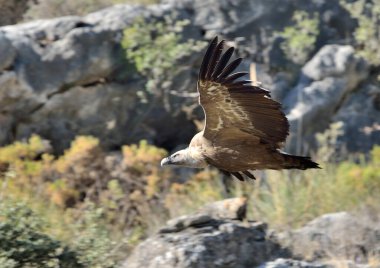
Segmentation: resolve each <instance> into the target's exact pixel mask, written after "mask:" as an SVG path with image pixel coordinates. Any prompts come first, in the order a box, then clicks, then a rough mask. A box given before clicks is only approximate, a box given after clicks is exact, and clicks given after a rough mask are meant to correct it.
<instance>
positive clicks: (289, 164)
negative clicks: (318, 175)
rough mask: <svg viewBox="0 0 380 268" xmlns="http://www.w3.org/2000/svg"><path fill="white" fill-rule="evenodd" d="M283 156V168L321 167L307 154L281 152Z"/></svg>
mask: <svg viewBox="0 0 380 268" xmlns="http://www.w3.org/2000/svg"><path fill="white" fill-rule="evenodd" d="M281 155H282V156H283V158H284V162H283V168H284V169H293V168H294V169H303V170H305V169H309V168H321V167H320V166H319V165H318V163H315V162H314V161H312V160H311V158H310V157H307V156H297V155H290V154H285V153H282V154H281Z"/></svg>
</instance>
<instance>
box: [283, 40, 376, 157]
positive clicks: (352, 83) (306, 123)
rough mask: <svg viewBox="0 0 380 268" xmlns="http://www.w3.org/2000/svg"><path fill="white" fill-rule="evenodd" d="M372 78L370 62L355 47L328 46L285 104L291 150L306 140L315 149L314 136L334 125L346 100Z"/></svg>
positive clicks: (306, 69)
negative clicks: (361, 84)
mask: <svg viewBox="0 0 380 268" xmlns="http://www.w3.org/2000/svg"><path fill="white" fill-rule="evenodd" d="M368 75H369V70H368V65H367V63H366V62H365V60H364V59H362V58H361V57H359V56H358V55H356V53H355V50H354V49H353V47H351V46H341V45H326V46H324V47H323V48H322V49H321V50H320V51H319V52H318V53H317V54H316V55H315V56H314V57H313V58H312V59H311V60H310V61H309V62H308V63H307V64H306V65H305V66H304V67H303V68H302V73H301V77H300V79H299V82H298V84H297V85H296V86H295V87H294V88H293V89H292V90H291V91H290V93H289V94H287V96H286V98H285V100H284V103H283V104H284V106H285V108H286V109H287V117H288V119H289V123H290V128H291V133H290V139H289V144H288V146H289V147H290V149H291V150H293V151H294V150H295V148H297V147H298V146H297V144H298V145H299V143H300V142H301V141H302V140H303V142H307V143H309V144H308V145H309V148H310V147H312V146H310V144H311V145H312V144H313V141H314V134H315V133H316V132H321V131H323V130H324V129H326V128H327V127H328V126H329V125H330V123H332V122H333V120H332V118H333V116H334V115H335V113H336V112H337V111H338V110H339V109H340V107H341V104H342V102H343V100H344V99H345V98H346V97H347V96H348V95H350V94H351V93H352V91H353V90H354V89H355V88H356V87H357V86H358V85H359V83H360V82H362V81H363V80H364V79H366V78H367V77H368ZM362 105H364V104H362ZM363 108H364V107H363Z"/></svg>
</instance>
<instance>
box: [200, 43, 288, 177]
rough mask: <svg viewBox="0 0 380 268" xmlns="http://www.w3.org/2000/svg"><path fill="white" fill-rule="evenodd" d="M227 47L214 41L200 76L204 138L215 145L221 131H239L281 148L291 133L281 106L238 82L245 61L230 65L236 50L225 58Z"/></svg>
mask: <svg viewBox="0 0 380 268" xmlns="http://www.w3.org/2000/svg"><path fill="white" fill-rule="evenodd" d="M223 44H224V41H222V42H220V43H218V39H217V37H215V39H214V40H212V41H211V43H210V45H209V47H208V49H207V51H206V54H205V56H204V58H203V62H202V65H201V68H200V72H199V80H198V91H199V102H200V104H201V106H202V107H203V109H204V111H205V117H206V124H205V128H204V137H205V138H207V139H208V140H210V141H213V138H214V137H215V136H216V135H217V134H218V132H219V131H220V130H221V129H226V128H238V129H240V130H241V131H244V132H246V133H250V134H252V135H254V136H256V137H258V138H260V140H262V141H263V142H265V143H270V144H272V145H273V148H278V147H279V146H280V143H282V142H283V141H285V139H286V136H287V135H288V132H289V124H288V121H287V119H286V117H285V115H284V113H283V112H282V111H281V105H280V104H279V103H278V102H276V101H274V100H272V99H271V98H270V94H269V92H268V91H267V90H265V89H263V88H261V87H258V86H253V85H252V83H251V81H236V79H238V78H240V77H242V76H243V75H244V74H245V73H232V72H233V71H234V70H235V69H236V68H237V67H238V66H239V64H240V63H241V61H242V59H241V58H239V59H236V60H234V61H232V62H231V63H229V64H228V61H229V60H230V57H231V55H232V53H233V48H230V49H228V50H227V51H226V52H225V53H224V54H222V50H223ZM246 175H247V176H248V174H246ZM238 177H240V176H238ZM239 179H240V178H239Z"/></svg>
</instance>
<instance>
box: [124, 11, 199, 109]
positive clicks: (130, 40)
mask: <svg viewBox="0 0 380 268" xmlns="http://www.w3.org/2000/svg"><path fill="white" fill-rule="evenodd" d="M188 23H189V21H187V20H182V21H173V19H172V18H171V17H170V16H165V17H164V20H163V21H157V20H154V21H152V22H146V21H144V20H142V19H140V20H137V21H136V22H135V23H134V24H133V25H131V26H130V27H128V28H126V29H125V30H124V38H123V41H122V46H123V48H124V50H125V57H126V58H127V60H128V61H130V62H131V63H132V64H133V66H134V67H135V68H136V70H137V71H138V72H139V73H140V74H142V75H143V76H145V77H146V78H147V84H146V87H145V89H144V90H141V91H140V92H138V94H139V95H140V97H141V99H142V100H143V101H145V102H148V101H150V100H151V99H152V98H151V97H150V96H149V95H153V98H155V99H157V98H160V99H161V100H162V99H163V98H164V97H167V94H169V92H168V90H169V89H170V86H171V83H172V80H173V78H174V77H175V76H176V75H177V74H178V73H179V72H180V71H181V68H179V67H181V66H180V65H179V63H178V60H179V59H183V58H184V57H186V56H188V55H190V54H191V53H192V52H194V51H199V50H200V49H202V48H203V46H204V43H203V42H196V41H194V40H191V39H190V40H187V41H186V42H183V41H182V40H181V32H182V31H183V29H184V27H185V26H186V25H187V24H188Z"/></svg>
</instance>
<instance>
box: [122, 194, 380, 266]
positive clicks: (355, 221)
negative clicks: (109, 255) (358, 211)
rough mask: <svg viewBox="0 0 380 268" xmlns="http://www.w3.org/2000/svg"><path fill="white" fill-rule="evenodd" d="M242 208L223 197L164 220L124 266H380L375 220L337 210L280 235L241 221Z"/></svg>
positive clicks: (238, 200) (379, 237)
mask: <svg viewBox="0 0 380 268" xmlns="http://www.w3.org/2000/svg"><path fill="white" fill-rule="evenodd" d="M245 205H246V204H245V203H244V202H242V199H241V198H233V199H226V200H223V201H219V202H216V203H212V204H209V205H207V208H206V209H201V210H200V211H199V213H197V214H194V215H186V216H182V217H179V218H176V219H172V220H170V221H168V223H167V225H166V226H165V227H163V228H161V229H160V230H159V231H158V233H157V234H155V235H153V236H151V237H149V238H148V239H146V240H145V241H143V242H142V243H141V244H140V245H138V246H137V247H136V249H135V250H134V252H133V253H132V254H131V256H130V257H129V258H128V259H127V260H126V261H125V263H124V265H123V267H125V268H135V267H136V268H137V267H147V268H148V267H149V268H153V267H162V268H171V267H173V268H174V267H175V268H182V267H186V268H190V267H194V268H195V267H196V268H205V267H224V268H228V267H231V268H232V267H234V268H251V267H261V268H264V267H266V268H269V267H271V268H288V267H304V268H306V267H310V268H317V267H318V268H322V267H323V268H330V267H352V268H354V267H357V268H359V267H360V268H364V267H366V268H369V267H380V263H378V262H375V261H374V260H376V259H377V260H379V257H380V224H379V223H380V221H379V219H378V218H377V219H376V218H371V219H370V218H368V217H370V216H369V215H364V214H363V215H362V216H363V217H361V218H359V217H357V215H352V214H349V213H347V212H338V213H332V214H327V215H323V216H321V217H319V218H317V219H315V220H313V221H311V222H309V223H307V224H306V225H305V226H303V227H302V228H299V229H296V230H292V231H286V232H278V231H275V230H271V229H270V228H269V227H268V225H267V224H265V223H262V222H254V221H248V220H246V219H245V218H242V216H244V213H243V214H242V211H244V209H245ZM211 207H213V208H214V209H213V210H210V208H211ZM217 211H224V213H222V214H218V213H217ZM226 211H227V212H228V214H226V213H225V212H226ZM238 218H240V220H238Z"/></svg>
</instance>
